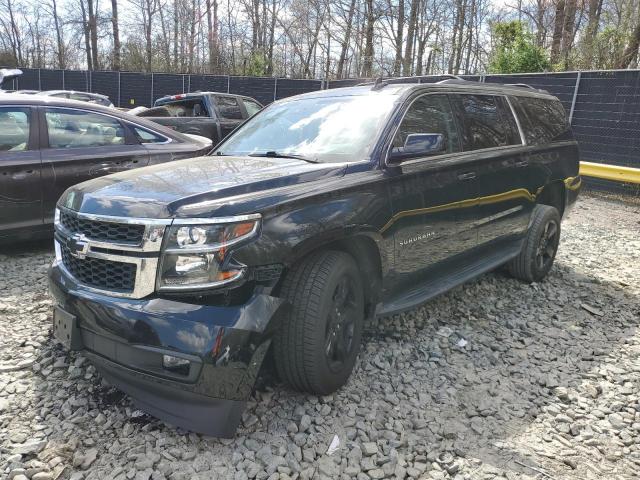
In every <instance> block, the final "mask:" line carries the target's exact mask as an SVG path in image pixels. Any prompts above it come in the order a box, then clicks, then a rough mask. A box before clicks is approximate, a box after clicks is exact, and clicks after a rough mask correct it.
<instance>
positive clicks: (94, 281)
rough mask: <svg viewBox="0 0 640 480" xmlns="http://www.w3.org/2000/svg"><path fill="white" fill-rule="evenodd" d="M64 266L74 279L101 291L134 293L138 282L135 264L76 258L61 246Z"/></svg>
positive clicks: (65, 247) (64, 246)
mask: <svg viewBox="0 0 640 480" xmlns="http://www.w3.org/2000/svg"><path fill="white" fill-rule="evenodd" d="M60 253H61V256H62V264H63V265H64V267H65V268H66V269H67V271H68V272H69V273H70V274H71V275H73V277H74V278H76V279H77V280H79V281H80V282H82V283H84V284H85V285H88V286H90V287H93V288H99V289H101V290H109V291H119V292H132V291H133V289H134V287H135V282H136V265H135V264H134V263H126V262H116V261H113V260H104V259H101V258H93V257H85V258H78V257H74V256H73V255H72V254H71V252H70V250H69V248H68V247H67V246H66V245H64V244H61V245H60Z"/></svg>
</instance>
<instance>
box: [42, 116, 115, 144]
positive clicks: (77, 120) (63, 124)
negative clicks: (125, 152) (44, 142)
mask: <svg viewBox="0 0 640 480" xmlns="http://www.w3.org/2000/svg"><path fill="white" fill-rule="evenodd" d="M45 117H46V119H47V129H48V131H49V146H50V147H51V148H80V147H102V146H106V145H122V144H124V143H125V134H124V128H123V127H122V124H121V123H120V122H119V121H118V120H116V119H115V118H111V117H107V116H105V115H100V114H97V113H91V112H84V111H81V110H70V109H59V108H49V109H47V110H46V111H45Z"/></svg>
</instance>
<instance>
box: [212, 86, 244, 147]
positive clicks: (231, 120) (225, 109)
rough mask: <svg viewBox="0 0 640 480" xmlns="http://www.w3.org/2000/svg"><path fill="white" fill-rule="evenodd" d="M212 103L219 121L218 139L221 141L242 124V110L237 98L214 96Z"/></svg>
mask: <svg viewBox="0 0 640 480" xmlns="http://www.w3.org/2000/svg"><path fill="white" fill-rule="evenodd" d="M213 103H214V105H215V109H216V113H217V114H218V119H219V121H220V134H221V137H220V139H221V140H222V139H223V138H224V137H226V136H227V135H229V134H230V133H231V132H232V131H234V130H235V129H236V127H238V125H240V124H242V122H244V120H245V115H244V113H243V110H244V109H243V108H242V107H241V106H240V102H239V101H238V98H237V97H228V96H226V95H214V97H213Z"/></svg>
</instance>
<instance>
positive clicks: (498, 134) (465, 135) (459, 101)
mask: <svg viewBox="0 0 640 480" xmlns="http://www.w3.org/2000/svg"><path fill="white" fill-rule="evenodd" d="M452 100H453V103H454V104H455V105H457V108H458V110H459V112H460V114H461V115H460V117H461V118H462V139H463V143H464V147H465V148H464V149H465V150H481V149H483V148H495V147H505V146H509V145H520V144H522V140H521V139H520V135H519V133H518V127H517V124H516V121H515V118H514V117H513V113H512V112H511V109H510V108H509V106H508V104H507V102H506V101H505V99H504V98H502V97H494V96H492V95H453V96H452Z"/></svg>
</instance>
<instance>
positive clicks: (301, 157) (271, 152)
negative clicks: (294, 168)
mask: <svg viewBox="0 0 640 480" xmlns="http://www.w3.org/2000/svg"><path fill="white" fill-rule="evenodd" d="M249 156H250V157H267V158H294V159H296V160H302V161H304V162H308V163H320V162H318V160H315V159H313V158H309V157H305V156H304V155H298V154H296V153H280V152H276V151H275V150H269V151H267V152H262V153H250V154H249Z"/></svg>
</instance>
